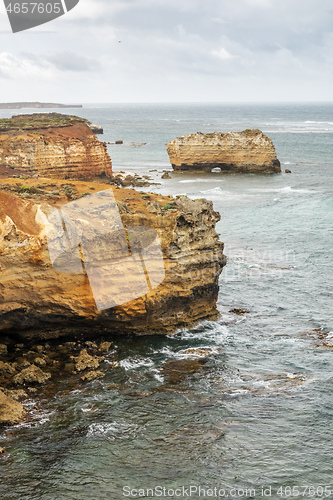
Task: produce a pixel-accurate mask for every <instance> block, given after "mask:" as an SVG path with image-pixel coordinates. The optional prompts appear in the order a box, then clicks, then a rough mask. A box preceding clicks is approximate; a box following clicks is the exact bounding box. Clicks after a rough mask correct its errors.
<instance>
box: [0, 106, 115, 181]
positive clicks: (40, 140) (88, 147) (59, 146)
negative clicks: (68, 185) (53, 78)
mask: <svg viewBox="0 0 333 500" xmlns="http://www.w3.org/2000/svg"><path fill="white" fill-rule="evenodd" d="M23 116H26V115H23ZM29 116H34V115H29ZM46 116H47V115H46ZM60 116H61V115H60ZM22 120H23V119H22ZM6 122H8V120H7V121H6ZM16 122H17V120H16ZM16 122H15V124H16ZM5 126H7V123H5ZM5 126H3V127H0V162H1V163H3V164H5V165H8V166H9V167H15V168H18V169H19V170H20V172H21V173H22V172H26V173H27V174H28V175H36V174H38V175H39V176H41V177H48V178H55V179H69V178H70V179H87V180H88V179H93V178H94V177H96V176H107V177H110V176H111V175H112V165H111V160H110V157H109V155H108V152H107V148H106V144H105V143H104V142H100V141H99V140H98V139H97V137H96V136H95V134H94V133H93V132H92V130H91V129H90V128H89V127H88V126H87V124H86V123H85V122H84V121H80V120H75V119H73V120H72V121H71V122H70V123H67V122H66V125H65V126H47V127H45V128H44V127H40V128H38V124H37V123H36V127H35V128H33V127H29V128H27V129H24V127H22V129H20V128H18V127H16V128H15V130H13V129H11V128H10V121H9V126H8V129H6V128H5Z"/></svg>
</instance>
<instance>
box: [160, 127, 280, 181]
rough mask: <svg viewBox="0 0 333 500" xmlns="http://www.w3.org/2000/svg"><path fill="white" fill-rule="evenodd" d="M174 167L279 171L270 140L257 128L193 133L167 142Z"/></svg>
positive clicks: (207, 169)
mask: <svg viewBox="0 0 333 500" xmlns="http://www.w3.org/2000/svg"><path fill="white" fill-rule="evenodd" d="M167 151H168V154H169V158H170V163H171V165H172V167H173V169H174V170H183V171H208V172H210V171H211V170H212V169H213V168H216V167H218V168H220V169H221V171H222V172H264V173H274V172H281V167H280V162H279V160H278V159H277V156H276V152H275V148H274V144H273V142H272V140H271V139H270V138H269V137H267V136H266V135H264V134H263V133H262V132H261V131H260V130H244V131H243V132H230V133H225V134H223V133H218V132H214V133H211V134H204V133H201V132H197V133H196V134H191V135H185V136H183V137H177V138H176V139H174V140H173V141H171V142H169V143H168V144H167Z"/></svg>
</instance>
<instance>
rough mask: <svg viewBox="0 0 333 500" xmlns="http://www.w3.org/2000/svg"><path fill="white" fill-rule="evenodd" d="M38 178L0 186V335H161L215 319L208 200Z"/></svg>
mask: <svg viewBox="0 0 333 500" xmlns="http://www.w3.org/2000/svg"><path fill="white" fill-rule="evenodd" d="M39 182H40V180H39V181H38V182H36V181H34V179H26V180H24V185H22V187H19V186H18V185H17V179H8V180H6V183H5V185H3V186H2V189H3V191H1V190H0V334H1V333H5V332H6V333H8V334H11V333H14V334H15V335H16V336H17V335H19V336H21V337H22V338H24V337H35V338H44V339H45V338H52V337H53V338H56V337H60V336H65V335H72V334H73V335H75V334H77V332H78V331H79V332H80V335H81V336H83V335H84V334H85V332H87V334H88V335H92V334H93V333H94V332H96V334H98V333H101V332H105V331H108V332H113V333H135V334H140V335H142V334H152V333H157V334H163V333H167V332H172V331H174V330H175V329H177V328H179V327H182V326H185V325H191V324H193V323H195V322H196V321H198V320H200V319H203V318H207V317H211V318H212V317H216V315H217V310H216V300H217V295H218V278H219V275H220V273H221V271H222V267H223V266H224V265H225V263H226V259H225V256H224V255H223V243H221V242H220V241H219V236H218V234H217V233H216V231H215V224H216V222H217V221H218V220H219V219H220V215H219V214H218V212H215V211H214V210H213V206H212V202H210V201H207V200H197V201H192V200H190V199H188V198H186V197H185V196H184V197H183V196H181V197H178V198H177V199H173V198H171V197H162V196H159V195H156V194H141V193H139V192H137V191H134V190H128V189H122V188H118V187H117V188H113V189H112V188H111V187H110V186H108V185H105V184H99V183H94V185H93V186H92V185H91V183H83V182H77V181H72V182H71V183H70V184H64V183H62V182H61V181H53V183H52V184H51V185H49V184H48V183H45V182H44V183H43V184H39ZM38 186H39V187H38ZM41 186H44V187H41ZM0 188H1V186H0ZM91 189H93V190H94V194H92V195H91V196H83V195H86V194H87V191H88V192H89V190H91ZM13 190H14V191H16V195H13ZM55 190H56V191H55ZM55 192H56V193H57V194H54V193H55ZM90 192H91V191H90ZM88 194H89V193H88ZM73 196H74V199H73ZM113 196H114V198H113ZM27 197H30V199H29V198H27ZM69 200H73V201H71V202H69ZM112 200H115V201H112ZM68 202H69V203H68ZM55 207H58V208H60V207H61V212H62V215H61V218H59V213H61V212H58V211H57V210H55ZM114 210H116V212H115V211H114ZM50 214H53V215H52V217H53V220H54V221H57V217H58V218H59V223H58V225H57V224H56V225H55V226H54V230H53V232H52V234H51V237H50V231H49V228H50V224H51V222H50V221H51V219H52V217H51V216H50ZM119 214H120V215H119ZM71 220H72V223H71ZM79 224H81V226H78V225H79ZM65 225H66V227H67V229H66V232H65V229H64V228H65ZM48 231H49V234H48ZM62 233H63V234H64V237H63V239H61V238H60V237H61V234H62ZM47 234H48V235H47ZM125 235H126V237H125ZM156 235H158V242H159V243H158V246H155V247H154V245H153V244H152V242H153V240H154V238H155V236H156ZM122 239H123V242H124V246H123V247H122V243H121V242H122ZM80 241H81V243H79V242H80ZM70 242H72V246H70V245H69V243H70ZM141 243H142V245H141ZM78 244H79V245H81V246H78ZM78 248H80V252H79V250H78ZM87 248H88V249H90V251H89V252H88V251H87ZM147 248H150V253H148V254H147V252H146V249H147ZM108 259H110V262H109V261H108ZM81 263H82V264H83V265H82V266H81ZM148 277H149V280H148ZM147 282H148V284H149V287H147ZM136 287H137V291H139V290H141V288H140V287H143V291H142V292H140V293H135V292H136ZM144 288H146V290H144ZM71 329H72V330H71Z"/></svg>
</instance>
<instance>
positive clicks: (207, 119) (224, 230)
mask: <svg viewBox="0 0 333 500" xmlns="http://www.w3.org/2000/svg"><path fill="white" fill-rule="evenodd" d="M46 111H47V110H46ZM50 111H51V110H50ZM22 112H31V110H22ZM61 112H68V113H71V114H78V115H79V116H83V117H86V118H88V119H90V120H91V121H92V122H94V123H97V124H98V125H102V126H103V127H104V135H103V136H100V138H101V140H105V141H107V142H114V141H116V140H123V144H122V145H114V144H109V145H108V150H109V153H110V156H111V158H112V163H113V169H114V170H116V171H126V172H130V173H138V174H143V175H150V176H151V177H152V179H153V180H154V181H155V182H159V183H160V184H158V185H154V186H151V187H150V188H140V190H141V189H142V190H147V191H149V190H151V191H155V192H158V193H161V194H172V195H178V194H186V195H188V196H189V197H191V198H193V199H196V198H201V197H203V198H206V199H208V200H212V201H213V203H214V208H215V209H216V210H218V211H219V212H220V214H221V221H220V222H219V223H218V224H217V230H218V232H219V233H220V234H221V237H220V238H221V240H222V241H223V242H224V243H225V254H226V255H227V257H228V264H227V266H226V267H225V268H224V270H223V273H222V275H221V277H220V292H219V299H218V309H219V312H220V317H219V319H218V320H216V321H203V322H201V323H200V324H199V325H197V326H196V327H194V328H191V329H183V330H180V331H178V332H177V334H176V335H172V336H171V335H170V336H161V337H150V336H147V337H140V338H135V337H116V338H114V345H113V349H112V352H111V353H110V361H109V365H108V358H106V362H105V363H104V367H103V370H104V371H105V374H106V376H105V378H104V379H102V380H95V381H92V382H90V383H87V384H85V385H83V384H82V385H81V386H79V385H76V386H71V385H69V384H67V383H66V382H65V381H64V382H63V383H60V384H59V387H58V391H57V392H56V393H55V394H52V395H50V397H48V398H47V397H45V399H44V400H43V401H42V402H39V406H40V408H41V409H40V410H39V411H37V410H34V409H33V407H34V404H35V403H36V402H35V401H31V408H32V413H33V418H32V420H30V421H29V422H28V423H25V424H21V425H17V426H14V427H13V428H12V429H11V431H10V433H8V432H6V431H4V430H2V431H1V432H0V445H1V446H3V447H5V448H6V451H7V453H6V454H5V455H4V456H3V457H0V473H1V484H0V494H1V498H3V499H4V500H7V499H8V500H9V499H15V500H34V499H36V500H42V499H43V500H44V499H45V500H58V499H59V500H63V499H66V500H67V499H68V500H91V499H97V500H111V499H112V500H120V499H122V498H137V497H142V498H151V497H162V498H189V497H190V498H194V499H201V498H208V497H213V498H226V497H228V498H256V499H258V498H265V497H270V498H272V499H283V498H290V497H293V498H315V499H317V498H329V497H333V475H332V470H333V453H332V447H333V438H332V430H333V429H332V427H333V405H332V394H333V375H332V374H333V350H332V349H333V329H332V327H333V325H332V323H333V321H332V310H333V308H332V291H333V286H332V282H333V280H332V278H333V277H332V267H333V266H332V248H333V231H332V221H333V104H332V103H304V104H302V103H298V104H293V103H285V104H284V103H281V104H149V105H148V104H105V105H102V104H98V105H94V104H89V105H85V106H84V107H83V108H82V109H80V110H70V109H68V110H61ZM0 113H1V117H7V116H11V115H13V114H17V113H16V112H15V111H13V110H1V112H0ZM20 113H21V111H20ZM246 128H259V129H260V130H262V131H263V132H264V133H266V134H267V135H268V136H269V137H270V138H271V139H272V140H273V142H274V144H275V147H276V151H277V155H278V158H279V159H280V161H281V167H282V173H281V174H274V175H250V174H243V175H233V174H229V175H221V174H218V173H211V174H186V173H177V174H171V175H172V178H171V179H166V180H162V179H161V173H162V171H163V170H170V171H171V167H170V163H169V160H168V155H167V153H166V147H165V144H166V143H167V142H168V141H170V140H172V139H174V138H175V137H177V136H180V135H184V134H188V133H194V132H197V131H201V132H214V131H221V132H228V131H241V130H244V129H246ZM285 169H289V170H290V171H291V173H285V172H284V171H285ZM151 170H157V172H150V171H151ZM245 311H246V312H245ZM236 312H238V313H239V312H241V313H242V314H236ZM189 348H196V349H202V350H205V349H207V350H209V352H210V355H209V356H208V358H207V361H206V362H205V363H203V364H201V365H200V366H198V367H196V369H191V370H189V369H186V367H188V366H190V365H189V364H186V360H188V359H189V358H190V356H191V354H190V353H188V352H186V350H187V349H189ZM114 359H117V361H118V362H119V366H117V367H114V365H113V364H112V361H111V360H114ZM172 363H173V364H172ZM177 363H178V365H177ZM170 366H179V367H183V369H179V371H178V372H177V373H178V375H177V377H176V378H175V377H174V376H171V375H170V371H169V372H168V367H170Z"/></svg>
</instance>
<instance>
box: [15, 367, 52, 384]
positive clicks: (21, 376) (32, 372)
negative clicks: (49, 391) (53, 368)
mask: <svg viewBox="0 0 333 500" xmlns="http://www.w3.org/2000/svg"><path fill="white" fill-rule="evenodd" d="M50 377H51V373H47V372H43V371H42V370H41V369H40V368H38V366H35V365H30V366H28V368H24V370H22V371H21V372H20V373H18V374H17V375H15V377H14V378H13V382H14V384H17V385H23V384H26V383H27V384H32V383H36V384H44V383H45V382H46V381H47V380H48V379H49V378H50Z"/></svg>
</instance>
